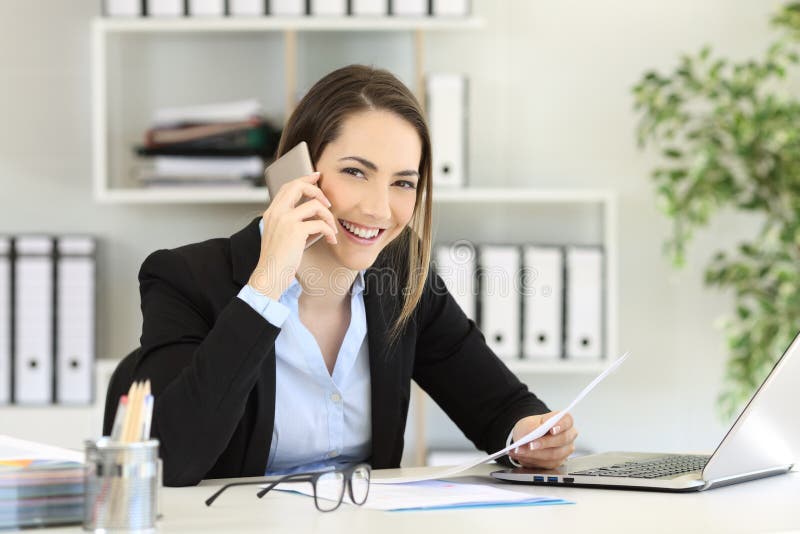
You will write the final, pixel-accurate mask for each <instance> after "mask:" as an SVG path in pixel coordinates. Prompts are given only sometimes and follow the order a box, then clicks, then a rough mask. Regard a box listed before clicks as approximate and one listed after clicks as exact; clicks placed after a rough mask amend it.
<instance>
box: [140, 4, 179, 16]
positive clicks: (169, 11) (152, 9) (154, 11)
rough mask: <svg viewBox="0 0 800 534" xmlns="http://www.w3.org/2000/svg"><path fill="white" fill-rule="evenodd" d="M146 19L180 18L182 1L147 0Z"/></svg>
mask: <svg viewBox="0 0 800 534" xmlns="http://www.w3.org/2000/svg"><path fill="white" fill-rule="evenodd" d="M147 16H148V17H182V16H183V0H147Z"/></svg>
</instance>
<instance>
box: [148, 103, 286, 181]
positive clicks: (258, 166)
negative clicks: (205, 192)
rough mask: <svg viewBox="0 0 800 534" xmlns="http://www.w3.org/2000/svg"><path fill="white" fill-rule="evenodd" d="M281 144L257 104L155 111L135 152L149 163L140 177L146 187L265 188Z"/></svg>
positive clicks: (219, 104) (276, 132)
mask: <svg viewBox="0 0 800 534" xmlns="http://www.w3.org/2000/svg"><path fill="white" fill-rule="evenodd" d="M279 139H280V132H279V131H278V130H277V129H276V128H274V127H272V125H270V124H269V122H268V121H267V120H266V119H265V118H264V117H263V111H262V109H261V105H260V104H259V103H258V101H257V100H242V101H236V102H221V103H216V104H207V105H201V106H191V107H179V108H162V109H158V110H156V112H155V114H154V116H153V121H152V124H151V127H150V128H149V129H148V130H147V131H146V132H145V135H144V144H143V145H142V146H139V147H137V148H136V152H137V154H138V155H140V156H144V157H146V158H150V159H149V162H151V164H150V165H146V166H143V167H142V168H141V169H139V172H138V178H139V179H140V180H141V181H142V183H143V185H146V186H164V185H167V186H174V185H189V186H195V185H223V186H238V187H241V186H253V185H263V171H264V162H265V161H266V160H271V159H272V156H273V154H274V153H275V150H276V148H277V143H278V141H279Z"/></svg>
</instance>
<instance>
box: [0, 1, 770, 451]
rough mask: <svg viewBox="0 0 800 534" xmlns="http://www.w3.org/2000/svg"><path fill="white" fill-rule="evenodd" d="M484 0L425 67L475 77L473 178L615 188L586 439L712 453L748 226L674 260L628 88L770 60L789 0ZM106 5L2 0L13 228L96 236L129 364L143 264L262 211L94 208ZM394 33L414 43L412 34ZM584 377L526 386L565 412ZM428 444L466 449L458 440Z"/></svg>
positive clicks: (107, 313)
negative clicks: (616, 362) (93, 69)
mask: <svg viewBox="0 0 800 534" xmlns="http://www.w3.org/2000/svg"><path fill="white" fill-rule="evenodd" d="M473 3H474V8H475V11H476V13H478V14H479V15H481V16H482V17H484V18H485V20H486V26H485V28H484V29H482V30H479V31H475V32H447V33H442V34H436V33H434V34H429V35H428V37H427V50H428V59H427V62H428V67H429V69H430V70H451V71H462V72H466V73H467V74H468V75H469V77H470V80H471V96H472V101H471V117H470V122H471V125H472V130H471V135H470V144H471V152H470V168H471V171H472V178H471V183H472V185H515V186H526V185H530V186H541V187H573V186H574V187H607V188H612V189H614V190H616V191H617V192H618V194H619V197H620V203H619V209H620V213H619V222H620V236H619V242H620V249H621V251H620V258H619V260H620V261H619V265H620V299H619V304H620V325H621V331H620V346H621V348H622V349H623V350H630V351H631V352H632V353H633V359H632V360H631V361H630V362H629V363H628V364H626V366H625V368H624V369H623V370H622V371H621V372H620V373H619V374H618V375H617V376H615V377H613V378H612V379H610V380H609V381H608V383H607V384H604V385H603V386H602V389H600V390H598V391H597V392H596V393H595V394H594V395H593V396H592V397H590V398H589V399H587V401H586V403H585V404H584V405H583V406H582V407H581V408H579V410H578V411H577V412H576V414H575V415H576V416H577V418H578V424H579V427H580V430H581V434H582V435H581V444H582V445H583V446H585V447H591V448H617V447H623V446H626V447H641V448H649V449H662V450H679V449H692V450H694V449H707V448H710V447H712V446H713V445H714V443H715V440H717V439H718V438H719V437H720V435H721V432H722V431H723V428H724V427H723V426H722V425H721V423H720V422H719V421H718V418H717V417H716V415H715V412H714V407H713V403H714V398H715V396H716V394H717V391H718V389H719V385H720V383H721V376H722V369H723V364H724V358H725V350H724V342H723V336H722V333H721V332H720V331H719V330H717V329H715V327H714V321H715V319H716V318H717V317H719V316H720V315H721V314H722V313H723V312H725V311H726V310H727V309H728V308H729V305H730V300H729V297H728V296H726V295H721V294H717V293H714V292H711V291H709V290H706V289H704V288H703V287H702V268H703V265H704V264H705V262H706V260H707V258H708V257H709V256H710V253H711V252H712V251H713V250H715V249H716V248H717V247H718V246H719V244H720V243H726V242H733V241H734V240H735V239H736V238H737V237H738V236H741V235H745V234H744V232H747V230H748V226H747V225H746V224H743V223H742V222H741V221H740V220H739V219H737V218H727V219H726V220H725V222H724V223H720V224H715V225H713V227H712V228H711V229H710V230H709V231H708V232H706V233H704V234H703V235H701V236H700V237H699V239H698V240H697V242H696V243H695V244H694V245H693V247H692V249H691V254H690V262H689V265H688V268H687V269H685V270H684V271H683V272H680V273H676V272H674V271H673V270H672V269H671V268H670V266H669V264H668V262H667V260H666V259H665V258H664V257H663V256H662V254H661V243H662V241H663V239H664V238H665V236H666V235H667V232H668V228H669V227H668V223H667V222H666V221H665V219H664V218H663V217H662V216H661V215H660V214H658V213H657V212H656V210H655V207H654V200H653V193H652V188H651V187H650V183H649V178H648V173H649V170H650V168H651V167H652V166H653V163H654V162H653V160H651V159H649V158H648V157H647V156H646V155H644V154H642V153H640V152H639V151H638V150H637V149H636V146H635V139H634V126H635V121H636V118H635V116H634V114H633V111H632V98H631V94H630V88H631V87H632V85H633V84H634V83H635V82H636V81H637V80H638V79H639V77H640V76H641V74H642V73H643V72H644V71H645V70H646V69H649V68H652V67H657V68H661V69H667V68H671V67H672V66H674V65H675V62H676V59H677V57H678V55H679V54H680V53H681V52H693V51H696V50H698V49H699V48H700V47H701V46H702V45H703V44H705V43H710V44H711V45H713V46H714V48H715V50H716V51H719V52H721V53H722V54H724V55H726V56H733V57H736V58H742V57H748V56H754V55H756V54H758V53H760V52H761V51H762V50H763V49H764V48H765V47H766V45H767V43H768V41H769V37H770V34H769V32H768V27H767V19H768V14H769V13H770V12H771V11H772V10H773V9H774V8H775V7H776V5H777V4H776V3H775V2H760V1H754V0H750V1H744V0H738V1H732V0H707V1H705V2H697V1H695V0H672V1H670V2H665V1H663V0H637V1H635V2H634V1H630V0H594V1H576V0H560V1H558V2H545V1H539V0H535V1H529V0H513V1H492V0H474V2H473ZM99 5H100V2H99V0H80V1H78V0H75V1H69V2H66V1H56V0H16V1H14V0H2V1H0V121H2V126H0V185H1V186H2V188H0V233H12V234H13V233H21V232H34V231H42V232H58V233H62V232H92V233H94V234H96V235H98V236H99V237H100V239H101V243H102V244H101V249H100V255H99V273H100V280H99V299H100V300H99V306H100V309H99V311H100V313H99V320H100V324H99V354H100V356H101V357H103V358H119V357H121V356H123V355H124V354H125V353H126V352H127V351H128V350H129V349H130V348H132V347H134V346H136V344H137V340H138V335H139V328H140V324H141V318H140V314H139V301H138V287H137V282H136V273H137V271H138V267H139V265H140V263H141V261H142V260H143V259H144V257H145V256H146V255H147V254H148V253H149V252H150V251H152V250H154V249H156V248H160V247H170V246H177V245H179V244H183V243H187V242H191V241H196V240H201V239H205V238H208V237H211V236H221V235H230V234H231V233H233V232H234V231H236V230H237V229H238V228H239V227H241V226H243V225H244V224H246V222H248V221H249V220H250V219H251V217H253V216H254V215H256V214H257V213H258V211H259V210H258V207H257V206H136V205H132V206H124V205H123V206H116V205H114V206H110V205H98V204H95V203H94V202H93V200H92V198H91V186H90V182H91V177H90V155H91V144H90V129H89V124H90V109H91V94H90V82H89V79H90V66H89V22H90V20H91V18H92V17H94V16H96V15H97V14H98V13H99ZM396 40H397V41H398V42H400V47H401V49H403V50H408V48H407V47H406V48H403V47H404V46H407V44H408V43H409V42H410V41H409V40H403V39H396ZM403 43H405V44H403ZM302 53H304V52H303V49H301V54H302ZM392 61H398V63H397V65H398V66H397V68H398V69H401V70H402V69H407V68H408V67H407V65H408V64H407V63H404V62H403V61H401V60H397V59H396V58H392ZM314 68H315V69H316V68H318V66H316V65H315V66H314ZM588 378H589V377H551V376H546V377H529V383H530V384H531V386H532V388H533V389H534V390H535V391H537V392H538V393H540V394H541V395H542V396H543V397H544V398H545V399H546V400H547V401H548V402H549V403H550V404H551V406H553V407H554V408H556V407H558V406H560V405H563V403H564V402H566V401H568V400H569V398H571V396H572V395H574V393H576V392H577V391H578V390H579V388H580V387H582V386H583V384H584V383H585V381H586V380H587V379H588ZM445 428H447V427H446V426H445ZM432 437H433V439H434V440H435V441H439V442H441V444H449V443H454V442H455V443H457V442H458V440H453V439H452V438H451V437H450V436H449V435H447V434H446V433H444V434H441V435H438V434H436V433H435V432H434V433H433V436H432Z"/></svg>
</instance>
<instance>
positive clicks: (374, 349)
mask: <svg viewBox="0 0 800 534" xmlns="http://www.w3.org/2000/svg"><path fill="white" fill-rule="evenodd" d="M365 274H366V275H367V276H366V286H365V290H364V310H365V311H366V314H367V345H368V347H369V371H370V382H371V390H372V402H371V404H372V457H371V460H370V463H371V464H372V467H373V468H375V469H381V468H385V467H396V466H395V465H394V464H395V463H396V462H397V460H396V459H395V458H394V456H396V455H395V451H396V449H397V446H398V442H397V440H398V436H397V429H398V428H400V427H401V426H402V421H399V420H398V419H399V417H400V412H399V410H398V406H399V402H398V393H399V390H398V387H399V384H398V382H399V380H400V374H401V373H400V368H399V365H398V359H397V358H396V357H395V356H393V353H394V352H395V350H394V349H393V350H391V351H389V350H388V347H387V342H388V332H389V327H390V325H391V324H392V322H393V321H394V318H395V310H394V308H393V299H392V296H391V295H384V294H382V293H383V292H382V291H379V290H380V289H381V288H379V287H376V286H378V285H380V280H381V278H382V277H381V276H369V271H367V273H365ZM400 439H402V436H400Z"/></svg>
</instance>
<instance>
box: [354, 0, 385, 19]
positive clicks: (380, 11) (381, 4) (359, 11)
mask: <svg viewBox="0 0 800 534" xmlns="http://www.w3.org/2000/svg"><path fill="white" fill-rule="evenodd" d="M350 9H351V11H352V13H353V15H356V16H367V17H382V16H386V15H388V14H389V1H388V0H351V4H350Z"/></svg>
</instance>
